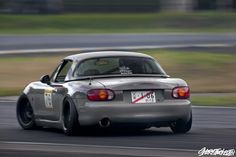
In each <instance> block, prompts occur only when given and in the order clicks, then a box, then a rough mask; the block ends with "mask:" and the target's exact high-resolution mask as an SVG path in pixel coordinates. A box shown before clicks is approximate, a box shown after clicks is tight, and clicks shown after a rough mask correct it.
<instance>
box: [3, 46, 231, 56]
mask: <svg viewBox="0 0 236 157" xmlns="http://www.w3.org/2000/svg"><path fill="white" fill-rule="evenodd" d="M232 46H236V44H177V45H154V46H145V45H144V46H121V47H117V46H113V47H90V48H86V47H85V48H55V49H25V50H1V51H0V55H6V54H31V53H33V54H34V53H35V54H36V53H63V52H80V51H99V50H109V49H110V50H111V49H117V50H119V49H120V50H122V49H125V50H137V49H164V48H191V47H209V48H214V47H215V48H217V47H232Z"/></svg>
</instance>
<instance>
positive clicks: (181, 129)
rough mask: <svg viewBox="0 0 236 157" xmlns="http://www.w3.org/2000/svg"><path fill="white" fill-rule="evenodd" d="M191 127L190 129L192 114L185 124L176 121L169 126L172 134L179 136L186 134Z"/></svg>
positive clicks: (181, 121)
mask: <svg viewBox="0 0 236 157" xmlns="http://www.w3.org/2000/svg"><path fill="white" fill-rule="evenodd" d="M191 127H192V113H191V116H190V119H189V120H188V121H187V122H185V121H183V120H178V121H176V122H174V123H172V124H171V125H170V128H171V130H172V131H173V132H174V133H179V134H181V133H186V132H188V131H189V130H190V129H191Z"/></svg>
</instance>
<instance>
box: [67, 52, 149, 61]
mask: <svg viewBox="0 0 236 157" xmlns="http://www.w3.org/2000/svg"><path fill="white" fill-rule="evenodd" d="M114 56H129V57H145V58H152V57H151V56H149V55H146V54H143V53H138V52H128V51H92V52H85V53H79V54H75V55H70V56H67V57H65V58H64V59H69V60H73V61H80V60H84V59H89V58H97V57H114Z"/></svg>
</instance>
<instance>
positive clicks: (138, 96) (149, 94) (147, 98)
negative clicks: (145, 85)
mask: <svg viewBox="0 0 236 157" xmlns="http://www.w3.org/2000/svg"><path fill="white" fill-rule="evenodd" d="M131 101H132V104H136V103H155V102H156V96H155V92H154V91H133V92H131Z"/></svg>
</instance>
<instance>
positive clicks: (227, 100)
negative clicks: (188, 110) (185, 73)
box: [191, 93, 236, 106]
mask: <svg viewBox="0 0 236 157" xmlns="http://www.w3.org/2000/svg"><path fill="white" fill-rule="evenodd" d="M191 101H192V105H204V106H236V93H234V94H224V93H222V95H218V94H217V95H205V96H204V95H201V96H191Z"/></svg>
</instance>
